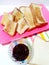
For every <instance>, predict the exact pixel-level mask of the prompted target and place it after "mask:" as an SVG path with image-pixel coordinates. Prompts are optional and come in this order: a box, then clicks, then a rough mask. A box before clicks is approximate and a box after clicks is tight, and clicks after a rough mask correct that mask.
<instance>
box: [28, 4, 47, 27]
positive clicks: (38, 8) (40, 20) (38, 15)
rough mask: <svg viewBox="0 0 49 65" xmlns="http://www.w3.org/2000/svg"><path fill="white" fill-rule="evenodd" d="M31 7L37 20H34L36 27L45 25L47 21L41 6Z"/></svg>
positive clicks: (31, 5) (33, 5) (32, 5)
mask: <svg viewBox="0 0 49 65" xmlns="http://www.w3.org/2000/svg"><path fill="white" fill-rule="evenodd" d="M29 7H30V9H31V12H32V15H33V16H34V18H35V20H34V23H35V25H36V26H42V25H45V24H46V23H47V22H46V21H45V19H44V17H43V14H42V10H41V6H40V5H38V4H33V3H31V4H30V6H29Z"/></svg>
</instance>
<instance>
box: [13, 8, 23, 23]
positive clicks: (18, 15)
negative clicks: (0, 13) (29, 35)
mask: <svg viewBox="0 0 49 65" xmlns="http://www.w3.org/2000/svg"><path fill="white" fill-rule="evenodd" d="M12 15H13V16H14V21H15V22H18V20H20V19H21V18H22V17H23V14H22V12H21V11H20V10H19V9H18V8H15V9H14V10H13V12H12Z"/></svg>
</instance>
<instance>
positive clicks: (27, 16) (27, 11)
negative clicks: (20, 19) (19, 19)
mask: <svg viewBox="0 0 49 65" xmlns="http://www.w3.org/2000/svg"><path fill="white" fill-rule="evenodd" d="M19 9H20V11H21V12H22V13H23V14H24V18H25V19H26V22H27V24H28V26H29V29H33V28H35V24H34V20H33V15H32V13H31V10H30V8H29V7H27V6H22V7H20V8H19Z"/></svg>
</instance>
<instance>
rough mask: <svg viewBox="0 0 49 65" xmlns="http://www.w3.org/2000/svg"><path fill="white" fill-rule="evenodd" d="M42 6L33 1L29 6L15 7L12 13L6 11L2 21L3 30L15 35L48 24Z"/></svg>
mask: <svg viewBox="0 0 49 65" xmlns="http://www.w3.org/2000/svg"><path fill="white" fill-rule="evenodd" d="M41 8H42V7H41V6H40V5H38V4H34V3H31V4H30V5H29V6H21V7H19V9H18V8H15V9H14V10H13V11H12V13H11V14H8V13H4V15H3V17H2V21H1V24H2V25H4V29H3V30H4V31H5V32H7V33H8V34H9V35H11V36H13V35H14V34H15V33H16V32H18V33H19V34H22V33H24V32H25V31H26V30H31V29H34V28H37V27H41V26H43V25H46V24H47V22H46V21H45V19H44V17H43V13H42V9H41Z"/></svg>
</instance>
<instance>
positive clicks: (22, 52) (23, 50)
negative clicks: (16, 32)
mask: <svg viewBox="0 0 49 65" xmlns="http://www.w3.org/2000/svg"><path fill="white" fill-rule="evenodd" d="M12 55H13V57H14V58H15V59H16V60H17V61H23V60H25V59H26V58H27V57H28V55H29V49H28V47H27V46H26V45H25V44H18V45H16V46H15V47H14V48H13V54H12Z"/></svg>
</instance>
